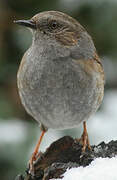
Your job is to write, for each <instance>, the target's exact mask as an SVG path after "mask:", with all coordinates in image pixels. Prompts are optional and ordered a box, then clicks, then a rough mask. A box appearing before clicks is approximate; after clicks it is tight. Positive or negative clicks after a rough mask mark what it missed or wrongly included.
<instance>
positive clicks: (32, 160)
mask: <svg viewBox="0 0 117 180" xmlns="http://www.w3.org/2000/svg"><path fill="white" fill-rule="evenodd" d="M45 132H46V131H44V130H43V131H42V133H41V136H40V138H39V140H38V143H37V145H36V147H35V149H34V152H33V154H32V157H31V158H30V160H29V165H30V170H32V169H33V162H34V161H35V160H36V158H37V155H38V150H39V147H40V144H41V141H42V138H43V136H44V134H45Z"/></svg>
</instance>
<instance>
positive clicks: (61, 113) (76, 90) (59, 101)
mask: <svg viewBox="0 0 117 180" xmlns="http://www.w3.org/2000/svg"><path fill="white" fill-rule="evenodd" d="M15 22H16V23H17V24H20V25H24V26H26V27H29V28H30V29H31V31H32V35H33V40H32V45H31V47H30V48H29V49H28V50H27V51H26V53H25V54H24V56H23V58H22V61H21V64H20V67H19V71H18V75H17V82H18V90H19V94H20V98H21V101H22V104H23V105H24V107H25V109H26V111H27V112H28V113H29V114H30V115H31V116H32V117H33V118H34V119H35V120H37V121H38V122H39V124H40V127H41V130H42V134H41V137H40V139H39V142H38V144H37V146H36V148H35V150H34V153H33V155H32V157H31V159H30V165H31V167H32V165H33V162H34V161H35V159H36V157H37V154H38V148H39V146H40V143H41V140H42V137H43V135H44V133H45V132H46V131H47V130H48V129H49V128H53V129H67V128H74V127H77V126H78V125H79V124H80V123H81V122H83V125H84V132H83V135H82V136H81V139H80V141H81V142H82V144H83V151H85V148H86V146H88V147H89V148H90V144H89V140H88V134H87V130H86V120H87V119H89V117H91V116H92V115H93V114H94V113H95V112H96V111H97V109H98V107H99V106H100V104H101V101H102V99H103V94H104V71H103V67H102V64H101V61H100V59H99V57H98V55H97V53H96V49H95V46H94V43H93V41H92V38H91V37H90V35H89V34H88V33H87V32H86V30H85V29H84V28H83V27H82V26H81V25H80V24H79V23H78V22H77V21H76V20H75V19H73V18H72V17H70V16H68V15H66V14H64V13H62V12H57V11H47V12H42V13H39V14H37V15H35V16H34V17H32V18H31V19H30V20H18V21H15Z"/></svg>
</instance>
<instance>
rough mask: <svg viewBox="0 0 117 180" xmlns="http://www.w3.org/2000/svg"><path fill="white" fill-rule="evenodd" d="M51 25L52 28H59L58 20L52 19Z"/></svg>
mask: <svg viewBox="0 0 117 180" xmlns="http://www.w3.org/2000/svg"><path fill="white" fill-rule="evenodd" d="M50 27H51V29H56V28H57V22H56V21H51V22H50Z"/></svg>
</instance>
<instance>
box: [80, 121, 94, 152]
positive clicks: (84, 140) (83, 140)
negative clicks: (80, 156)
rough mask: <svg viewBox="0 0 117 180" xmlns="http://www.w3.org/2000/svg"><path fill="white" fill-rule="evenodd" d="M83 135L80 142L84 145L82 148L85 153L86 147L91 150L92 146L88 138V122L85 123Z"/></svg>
mask: <svg viewBox="0 0 117 180" xmlns="http://www.w3.org/2000/svg"><path fill="white" fill-rule="evenodd" d="M83 129H84V130H83V134H82V136H81V138H80V139H78V142H81V144H82V145H83V147H82V152H85V150H86V147H88V149H89V150H91V146H90V143H89V138H88V133H87V128H86V121H84V122H83Z"/></svg>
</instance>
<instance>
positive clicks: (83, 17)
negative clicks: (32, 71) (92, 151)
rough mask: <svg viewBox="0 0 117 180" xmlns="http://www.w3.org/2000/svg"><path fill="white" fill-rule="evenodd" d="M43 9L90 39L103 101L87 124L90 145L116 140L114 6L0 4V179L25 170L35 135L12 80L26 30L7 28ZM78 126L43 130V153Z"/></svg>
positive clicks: (24, 0) (90, 1)
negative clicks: (100, 70) (72, 22)
mask: <svg viewBox="0 0 117 180" xmlns="http://www.w3.org/2000/svg"><path fill="white" fill-rule="evenodd" d="M47 10H59V11H63V12H65V13H67V14H69V15H71V16H72V17H74V18H76V19H77V20H78V21H79V22H80V23H81V24H82V25H83V26H84V27H85V28H86V29H87V31H88V32H89V34H90V35H91V36H92V37H93V40H94V43H95V46H96V48H97V51H98V54H99V56H100V58H101V60H102V63H103V66H104V70H105V76H106V84H105V96H104V100H103V103H102V106H101V107H100V109H99V111H98V112H97V113H96V115H95V116H94V117H93V118H92V119H90V120H89V121H88V127H87V128H88V132H89V138H90V141H91V144H98V143H100V142H101V141H105V142H109V141H110V140H116V139H117V1H116V0H111V1H110V0H95V1H94V0H51V2H50V0H20V1H14V0H0V179H1V180H11V179H14V178H15V176H16V175H17V174H19V173H23V172H24V170H25V169H26V166H27V162H28V159H29V157H30V155H31V153H32V151H33V148H34V146H35V144H36V142H37V139H38V137H39V135H40V129H39V127H38V124H37V123H36V122H35V121H34V120H33V119H32V117H30V116H28V114H27V113H26V112H25V110H24V108H23V107H22V105H21V103H20V99H19V96H18V91H17V85H16V75H17V70H18V67H19V64H20V60H21V58H22V56H23V53H24V52H25V51H26V50H27V48H28V47H29V46H30V44H31V38H32V37H31V33H30V32H29V30H28V29H26V28H23V27H19V26H17V25H15V24H14V23H13V20H16V19H29V18H30V17H32V16H33V15H35V14H36V13H39V12H41V11H47ZM81 133H82V125H80V126H79V127H78V128H76V129H71V130H65V131H54V130H49V131H48V132H47V134H46V135H45V137H44V140H43V143H42V145H41V150H42V151H44V150H45V149H46V147H48V146H49V144H50V143H52V142H53V141H54V140H56V139H58V138H59V137H62V136H64V135H71V136H73V137H79V136H80V135H81Z"/></svg>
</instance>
